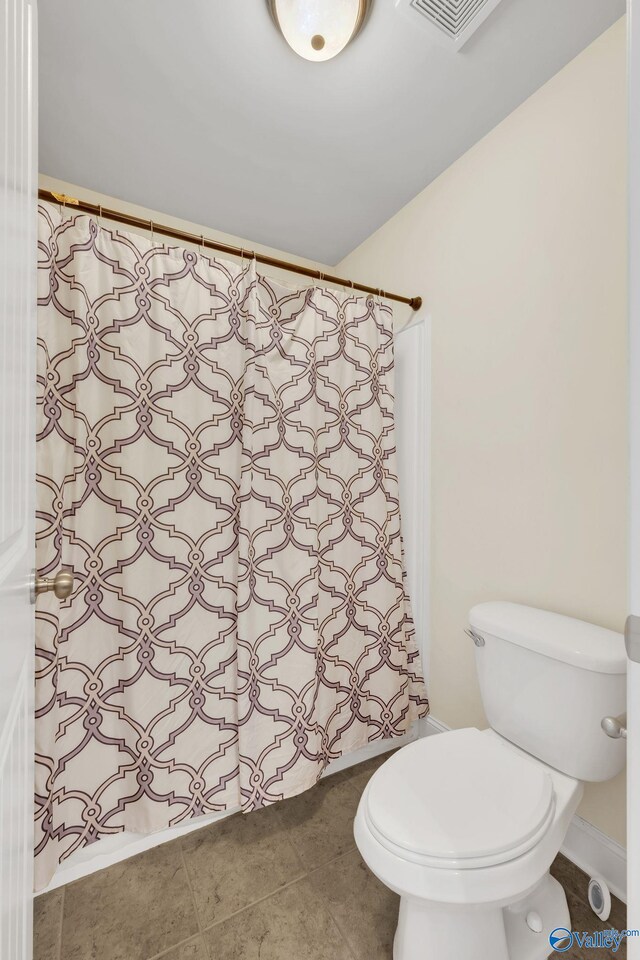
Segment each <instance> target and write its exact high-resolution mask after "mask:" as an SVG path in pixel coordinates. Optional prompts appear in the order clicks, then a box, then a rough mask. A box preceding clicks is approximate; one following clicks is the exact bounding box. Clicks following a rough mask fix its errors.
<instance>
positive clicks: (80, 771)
mask: <svg viewBox="0 0 640 960" xmlns="http://www.w3.org/2000/svg"><path fill="white" fill-rule="evenodd" d="M61 216H62V217H63V218H64V217H67V219H63V220H62V222H60V220H61ZM41 224H42V230H41V241H40V279H41V283H40V302H41V308H40V317H39V328H40V329H39V333H40V340H39V343H40V350H41V361H40V364H39V383H40V390H41V404H40V410H41V416H40V434H39V444H38V481H39V498H38V519H39V536H38V563H39V568H40V570H41V572H42V573H48V572H49V571H50V570H52V569H54V568H58V567H59V566H60V565H62V566H65V565H69V566H71V567H72V568H73V569H74V572H75V575H76V578H77V582H76V591H75V594H74V596H73V598H72V600H71V601H70V602H69V603H66V604H62V605H60V606H59V607H58V605H57V601H53V600H52V599H51V598H49V597H47V598H45V599H44V600H43V602H42V604H41V605H40V608H39V611H38V626H39V629H38V654H39V658H40V659H39V663H38V684H37V693H38V724H37V761H38V772H39V777H38V796H37V800H38V804H39V812H38V826H39V836H38V846H37V861H36V862H37V869H38V871H39V872H38V886H43V885H44V884H45V883H46V882H47V881H48V879H49V877H50V875H51V873H52V872H53V869H54V867H55V865H56V863H57V862H58V860H60V859H63V858H65V857H66V856H68V855H70V854H71V853H72V852H73V851H74V850H76V849H78V848H79V847H82V846H84V845H86V844H90V843H92V842H93V841H95V840H96V839H99V838H100V837H102V836H109V835H113V834H115V833H118V832H120V831H122V830H123V829H125V828H126V829H132V830H135V831H140V832H148V831H154V830H160V829H162V828H164V827H166V826H167V825H168V824H170V823H174V824H175V823H182V822H185V821H187V820H189V819H191V818H193V817H198V816H201V815H203V814H207V813H211V812H215V811H223V810H228V809H234V808H235V807H237V806H238V805H241V806H242V807H243V809H245V810H251V809H256V808H259V807H262V806H264V805H266V804H269V803H272V802H274V801H276V800H278V799H280V798H281V797H284V796H292V795H294V794H296V793H299V792H300V791H302V790H304V789H306V788H308V787H309V786H311V785H312V784H313V783H314V782H315V781H316V780H317V778H318V776H320V774H321V773H322V771H323V769H324V767H325V766H326V764H327V763H328V762H329V761H330V760H331V759H334V758H336V757H339V756H341V755H342V754H344V753H348V752H350V751H352V750H355V749H357V748H358V747H360V746H362V745H363V744H365V743H367V742H368V741H370V740H379V739H383V738H387V737H394V736H399V735H402V734H404V733H406V732H407V730H409V729H410V728H411V725H412V723H413V721H414V720H415V719H416V718H418V717H419V716H423V715H424V714H425V712H426V710H427V703H426V698H425V695H424V690H423V686H422V681H421V676H420V665H419V657H418V654H417V650H416V646H415V642H414V638H413V627H412V620H411V613H410V609H409V605H408V598H407V594H406V590H405V586H404V582H405V581H404V576H403V563H402V543H401V539H400V522H399V497H398V486H397V479H396V463H395V459H396V458H395V449H394V434H393V400H392V377H393V331H392V318H391V311H390V310H389V309H388V308H387V307H385V306H383V305H382V304H378V303H375V302H374V301H372V300H368V301H365V300H363V299H362V298H357V297H354V296H351V295H344V296H343V297H340V298H338V297H336V296H335V295H334V294H331V293H330V292H328V291H324V290H317V289H312V290H302V291H299V290H297V291H296V290H291V289H288V288H286V289H285V288H282V287H279V286H278V285H277V284H275V283H273V282H271V281H266V280H265V279H264V278H261V277H257V276H256V274H255V264H254V263H250V264H242V265H240V266H236V265H234V264H230V263H225V262H223V261H212V260H209V259H208V258H203V257H201V256H199V255H198V254H197V253H194V252H191V251H188V250H181V249H179V248H172V249H166V248H163V247H159V246H157V245H154V244H153V242H152V241H149V240H141V239H138V238H136V237H134V236H132V235H130V234H126V233H122V232H117V233H113V234H112V233H110V232H109V231H106V230H102V229H100V228H99V227H98V225H97V224H96V223H95V222H94V221H92V220H90V218H88V217H85V216H78V215H76V216H73V214H71V216H70V217H69V215H68V214H67V213H66V211H65V212H64V213H63V214H62V215H61V213H60V211H59V210H58V208H56V207H51V206H48V205H44V206H43V207H42V208H41Z"/></svg>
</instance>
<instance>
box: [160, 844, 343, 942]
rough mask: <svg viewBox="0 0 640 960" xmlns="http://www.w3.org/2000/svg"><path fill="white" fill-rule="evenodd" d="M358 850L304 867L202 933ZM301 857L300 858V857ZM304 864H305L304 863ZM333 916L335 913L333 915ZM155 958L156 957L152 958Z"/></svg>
mask: <svg viewBox="0 0 640 960" xmlns="http://www.w3.org/2000/svg"><path fill="white" fill-rule="evenodd" d="M355 850H356V846H355V844H354V845H353V847H351V848H350V849H349V850H346V851H345V852H344V853H339V854H338V856H337V857H333V858H332V859H331V860H326V861H325V862H324V863H321V864H318V866H316V867H312V868H311V869H307V868H304V872H303V873H301V874H300V875H299V876H298V877H294V878H293V880H289V882H288V883H283V884H282V886H280V887H277V888H276V889H275V890H272V891H271V892H270V893H267V894H265V895H264V897H259V898H258V899H257V900H253V901H252V902H251V903H247V904H246V905H245V906H244V907H240V909H239V910H234V912H233V913H230V914H228V915H227V916H226V917H222V918H221V919H220V920H215V921H214V922H213V923H210V924H209V925H208V926H206V927H203V928H202V933H207V931H209V930H212V929H213V928H214V927H218V926H220V924H221V923H225V922H226V921H227V920H231V918H232V917H237V916H238V914H240V913H244V912H245V911H246V910H250V909H251V908H252V907H256V906H258V904H260V903H264V902H265V900H270V899H271V897H275V896H276V895H277V894H279V893H281V892H282V891H283V890H287V889H288V888H289V887H293V886H295V884H296V883H300V882H301V881H302V880H308V879H309V877H310V876H311V875H312V874H313V873H316V872H317V871H318V870H322V869H323V867H329V866H331V864H333V863H336V861H338V860H342V858H343V857H347V856H349V854H350V853H353V852H354V851H355ZM298 859H299V858H298ZM303 866H304V865H303ZM332 918H333V915H332ZM151 960H155V958H151Z"/></svg>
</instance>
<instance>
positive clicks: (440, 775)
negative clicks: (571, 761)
mask: <svg viewBox="0 0 640 960" xmlns="http://www.w3.org/2000/svg"><path fill="white" fill-rule="evenodd" d="M554 808H555V801H554V791H553V784H552V781H551V777H550V776H549V774H548V773H547V771H546V770H545V769H544V768H543V767H542V766H541V765H540V764H538V763H537V762H536V761H535V760H533V759H531V760H529V759H527V758H526V757H523V756H522V755H521V754H520V753H518V752H516V750H515V749H513V748H511V747H510V746H509V745H508V744H506V743H505V744H503V743H501V742H500V741H499V740H497V739H494V738H492V737H490V736H487V735H486V734H483V733H481V732H480V731H479V730H476V729H466V730H452V731H450V732H449V733H443V734H438V735H436V736H430V737H425V738H423V739H421V740H417V741H415V742H414V743H412V744H409V745H408V746H406V747H404V748H403V749H402V750H399V751H398V753H396V754H394V755H393V756H392V757H391V758H390V759H389V760H387V762H386V763H385V764H384V765H383V766H382V767H380V768H379V769H378V770H377V771H376V773H375V774H374V775H373V777H372V778H371V780H370V781H369V785H368V787H367V791H366V795H365V817H366V821H367V824H368V826H369V828H370V830H371V831H372V832H373V833H374V835H375V836H376V837H377V839H378V840H379V841H380V842H381V843H382V844H384V845H385V846H387V847H389V848H391V849H392V850H394V852H396V853H397V854H398V855H399V856H402V857H404V858H405V859H410V860H417V861H418V862H426V863H429V864H433V865H435V866H442V867H455V868H471V867H477V866H488V865H490V864H494V863H504V862H506V861H507V860H512V859H514V858H515V857H516V856H520V855H521V854H522V853H525V852H526V851H527V850H529V849H531V847H533V846H534V845H535V844H536V843H537V842H538V840H539V839H540V837H541V836H542V835H543V834H544V833H545V832H546V830H547V828H548V826H549V823H550V822H551V819H552V817H553V812H554Z"/></svg>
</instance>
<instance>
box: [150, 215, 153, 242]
mask: <svg viewBox="0 0 640 960" xmlns="http://www.w3.org/2000/svg"><path fill="white" fill-rule="evenodd" d="M149 230H150V231H151V243H153V220H149Z"/></svg>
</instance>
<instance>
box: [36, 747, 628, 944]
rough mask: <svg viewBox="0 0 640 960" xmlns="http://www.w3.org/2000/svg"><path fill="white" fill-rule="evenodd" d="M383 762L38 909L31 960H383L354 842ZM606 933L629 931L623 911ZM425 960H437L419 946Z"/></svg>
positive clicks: (576, 885) (388, 901) (370, 879)
mask: <svg viewBox="0 0 640 960" xmlns="http://www.w3.org/2000/svg"><path fill="white" fill-rule="evenodd" d="M383 759H384V757H383V758H380V759H375V760H370V761H367V762H365V763H363V764H360V765H359V766H357V767H352V768H351V769H350V770H348V771H344V772H342V773H336V774H334V775H333V776H331V777H328V778H327V779H326V780H323V781H322V782H321V783H320V784H318V785H317V786H316V787H314V788H313V789H312V790H309V791H308V792H307V793H304V794H301V795H300V796H299V797H294V798H293V799H291V800H285V801H283V802H281V803H280V804H276V805H275V806H273V807H269V808H267V809H265V810H262V811H260V812H258V813H252V814H249V815H248V816H243V815H241V814H238V815H236V816H234V817H230V818H229V819H227V820H223V821H220V822H219V823H217V824H213V825H212V826H210V827H203V828H202V829H201V830H198V831H195V832H194V833H191V834H189V835H187V836H186V837H183V838H181V839H179V840H174V841H172V842H170V843H166V844H163V845H162V846H159V847H156V848H155V849H153V850H149V851H147V852H146V853H142V854H140V855H138V856H136V857H132V858H131V859H129V860H125V861H123V862H122V863H119V864H116V865H115V866H113V867H109V868H108V869H107V870H103V871H101V872H100V873H95V874H92V875H91V876H90V877H87V878H85V879H83V880H78V881H76V882H75V883H72V884H69V885H68V886H67V887H65V888H62V889H59V890H54V891H52V892H51V893H47V894H44V895H42V896H40V897H37V898H36V901H35V929H34V937H35V946H34V960H160V958H162V960H391V956H392V941H393V934H394V930H395V923H396V919H397V912H398V898H397V897H396V896H395V895H394V894H393V893H391V892H390V891H389V890H387V889H386V888H385V887H384V886H383V885H382V884H380V883H379V882H378V881H377V880H376V879H375V877H374V876H373V875H372V874H371V873H370V872H369V871H368V869H367V868H366V867H365V865H364V864H363V862H362V861H361V859H360V857H359V855H358V852H357V850H356V849H355V845H354V841H353V818H354V815H355V812H356V807H357V805H358V800H359V798H360V794H361V792H362V790H363V788H364V786H365V784H366V782H367V780H368V779H369V777H370V776H371V774H372V773H373V771H374V769H375V768H376V766H377V765H378V764H379V763H380V762H381V760H383ZM553 873H554V874H555V876H556V877H557V878H558V879H559V880H560V882H561V883H562V884H563V885H564V887H565V889H566V891H567V896H568V899H569V906H570V909H571V916H572V920H573V923H574V928H575V929H586V930H594V929H597V928H598V926H599V925H598V922H597V921H596V918H595V916H594V915H593V914H592V913H591V911H590V910H589V907H588V906H587V904H586V888H587V883H586V877H585V875H584V874H582V873H581V872H580V871H579V870H577V868H575V867H574V866H573V865H572V864H570V863H569V862H568V861H567V860H565V859H564V858H563V857H558V859H557V861H556V863H555V864H554V868H553ZM608 926H616V927H618V928H619V929H620V928H623V927H624V926H625V914H624V905H623V904H620V903H619V902H616V904H615V907H614V912H613V914H612V916H611V919H610V922H609V924H608ZM555 956H562V957H564V958H566V960H604V958H605V957H607V958H609V957H610V956H613V955H611V954H609V953H607V952H606V951H602V950H601V951H598V950H585V951H584V954H583V953H580V952H579V951H578V952H573V951H570V952H567V953H563V954H561V955H560V954H555ZM615 956H616V957H618V958H624V957H625V953H624V947H622V948H621V949H620V950H619V951H618V953H617V954H616V955H615ZM425 960H442V958H430V957H429V954H428V949H427V947H426V946H425ZM461 960H462V958H461ZM487 960H491V957H490V956H487Z"/></svg>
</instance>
